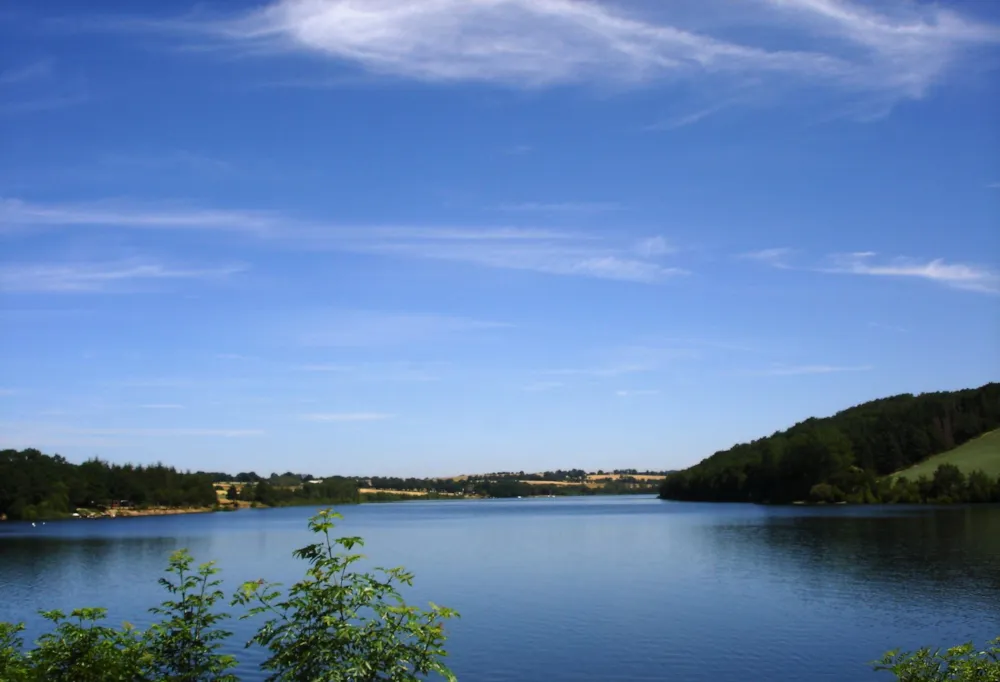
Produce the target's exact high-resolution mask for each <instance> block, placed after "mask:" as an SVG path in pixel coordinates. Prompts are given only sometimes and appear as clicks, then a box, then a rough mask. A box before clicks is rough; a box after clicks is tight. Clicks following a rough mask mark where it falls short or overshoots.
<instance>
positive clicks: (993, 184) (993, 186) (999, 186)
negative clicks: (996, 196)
mask: <svg viewBox="0 0 1000 682" xmlns="http://www.w3.org/2000/svg"><path fill="white" fill-rule="evenodd" d="M986 186H987V187H988V188H990V189H1000V182H991V183H990V184H988V185H986Z"/></svg>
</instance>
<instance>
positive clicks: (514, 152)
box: [503, 144, 535, 156]
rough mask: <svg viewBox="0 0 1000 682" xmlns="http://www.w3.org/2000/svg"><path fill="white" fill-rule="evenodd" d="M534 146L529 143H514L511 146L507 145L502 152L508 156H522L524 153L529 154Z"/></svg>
mask: <svg viewBox="0 0 1000 682" xmlns="http://www.w3.org/2000/svg"><path fill="white" fill-rule="evenodd" d="M534 149H535V148H534V147H532V146H531V145H530V144H516V145H514V146H513V147H507V148H506V149H504V150H503V153H504V154H507V155H508V156H523V155H525V154H530V153H531V152H533V151H534Z"/></svg>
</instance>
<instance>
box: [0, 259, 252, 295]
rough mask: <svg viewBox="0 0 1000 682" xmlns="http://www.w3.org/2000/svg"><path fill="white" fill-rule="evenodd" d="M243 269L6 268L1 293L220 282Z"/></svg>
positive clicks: (125, 264)
mask: <svg viewBox="0 0 1000 682" xmlns="http://www.w3.org/2000/svg"><path fill="white" fill-rule="evenodd" d="M245 269H246V268H245V267H244V266H228V267H223V268H214V269H200V270H195V269H178V268H172V267H168V266H164V265H160V264H158V263H144V262H139V261H120V262H113V263H73V264H42V265H7V266H2V267H0V290H3V291H7V292H38V293H93V292H101V291H109V290H116V289H121V288H122V286H123V285H127V284H129V283H135V282H138V281H153V280H180V279H218V278H224V277H227V276H229V275H232V274H235V273H237V272H242V271H243V270H245Z"/></svg>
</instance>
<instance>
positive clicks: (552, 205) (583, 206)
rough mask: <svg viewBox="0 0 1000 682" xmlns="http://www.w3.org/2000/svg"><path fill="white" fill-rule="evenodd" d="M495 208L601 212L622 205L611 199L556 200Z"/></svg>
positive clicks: (557, 211)
mask: <svg viewBox="0 0 1000 682" xmlns="http://www.w3.org/2000/svg"><path fill="white" fill-rule="evenodd" d="M496 208H497V210H499V211H525V212H532V211H534V212H539V213H601V212H604V211H621V210H622V206H621V205H620V204H617V203H615V202H613V201H557V202H549V203H546V202H538V201H525V202H522V203H519V204H500V205H499V206H497V207H496Z"/></svg>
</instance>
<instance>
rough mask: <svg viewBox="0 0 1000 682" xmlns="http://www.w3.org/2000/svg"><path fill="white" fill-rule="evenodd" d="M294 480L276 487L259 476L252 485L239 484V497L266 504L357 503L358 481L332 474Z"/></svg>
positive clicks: (358, 494)
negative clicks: (315, 479)
mask: <svg viewBox="0 0 1000 682" xmlns="http://www.w3.org/2000/svg"><path fill="white" fill-rule="evenodd" d="M296 481H297V482H296V484H295V485H293V486H287V487H279V486H276V485H274V483H272V482H271V481H270V480H264V479H261V480H260V481H258V482H257V483H256V484H253V485H245V486H243V490H242V491H241V493H240V495H239V498H240V499H241V500H245V501H247V502H252V503H256V504H258V505H265V506H268V507H281V506H292V505H310V504H315V505H323V504H357V503H358V502H360V501H361V494H360V492H359V491H358V482H357V481H356V480H354V479H352V478H344V477H342V476H332V477H330V478H325V479H323V480H322V481H320V482H319V483H303V482H302V481H301V479H296Z"/></svg>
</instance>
